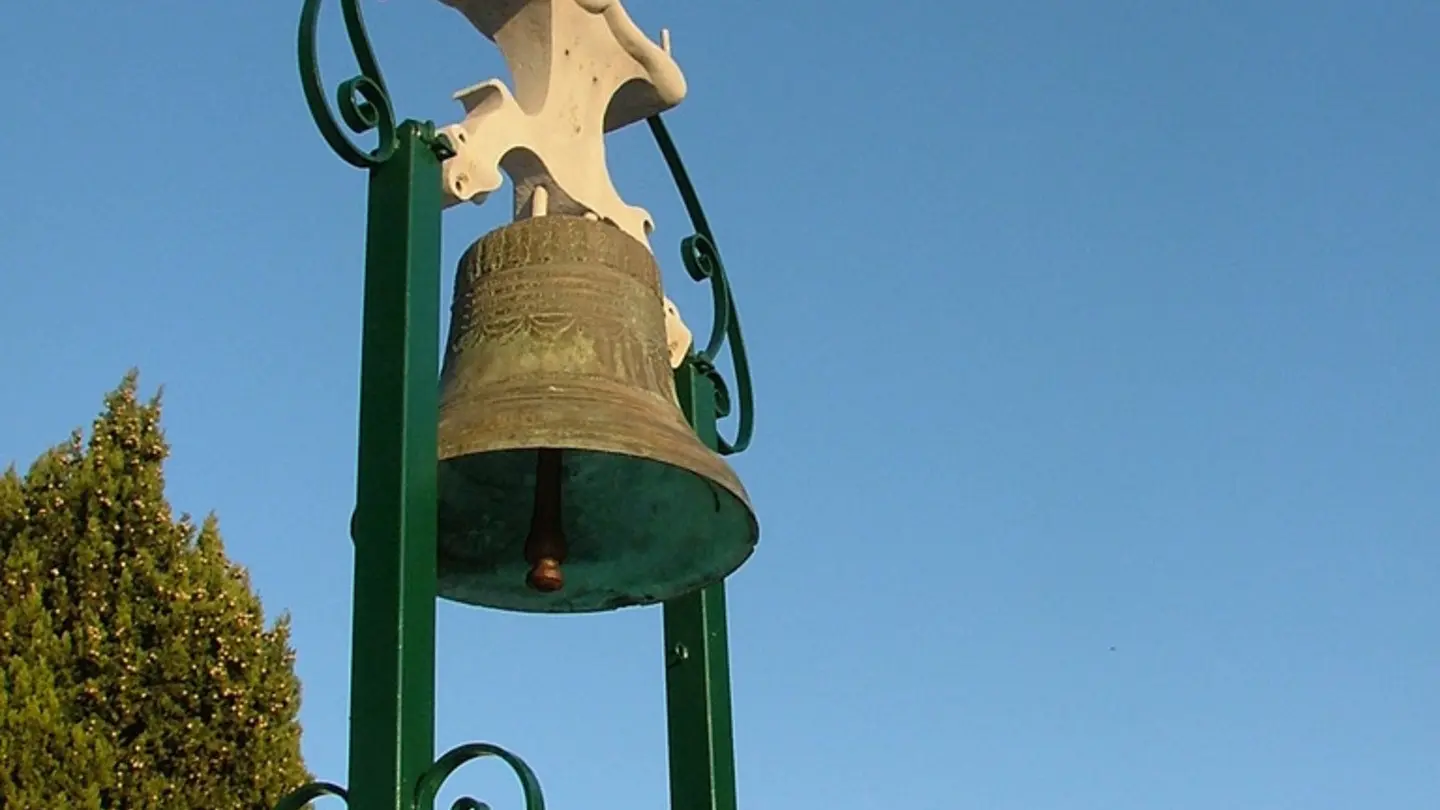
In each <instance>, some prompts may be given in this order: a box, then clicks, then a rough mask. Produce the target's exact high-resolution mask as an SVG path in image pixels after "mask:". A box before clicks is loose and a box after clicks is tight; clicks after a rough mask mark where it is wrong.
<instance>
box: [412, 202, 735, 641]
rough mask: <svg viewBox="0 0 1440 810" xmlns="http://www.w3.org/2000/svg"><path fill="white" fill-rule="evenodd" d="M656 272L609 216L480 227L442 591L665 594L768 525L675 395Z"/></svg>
mask: <svg viewBox="0 0 1440 810" xmlns="http://www.w3.org/2000/svg"><path fill="white" fill-rule="evenodd" d="M664 317H665V316H664V308H663V297H662V294H661V288H660V272H659V268H658V267H657V266H656V263H655V258H654V256H653V255H651V253H650V251H649V249H648V248H646V247H645V246H644V245H642V244H641V243H640V242H638V241H637V240H635V239H634V238H633V237H631V236H629V235H628V234H626V233H624V232H623V231H621V230H620V229H619V228H616V227H615V226H613V225H610V224H608V223H604V222H598V221H592V220H589V219H585V218H581V217H571V216H543V217H534V218H531V219H525V220H521V221H519V222H515V223H513V224H511V225H507V226H505V227H503V228H500V229H498V230H495V231H493V232H491V233H490V234H488V235H486V236H485V237H483V238H482V239H480V240H479V241H478V242H476V243H475V244H474V245H472V246H471V248H470V250H469V251H467V252H466V254H465V256H464V257H463V258H462V259H461V260H460V266H459V269H458V271H457V273H456V280H455V299H454V303H453V307H452V310H451V322H450V334H449V338H448V341H447V343H446V347H445V364H444V368H443V370H442V372H441V376H440V426H439V431H440V432H439V445H440V470H439V481H440V516H439V519H440V523H439V548H438V558H439V579H440V582H439V584H440V595H441V596H443V597H445V598H447V599H452V600H455V601H458V602H464V603H467V604H471V605H480V606H484V607H492V608H501V609H505V610H516V611H525V612H532V613H584V612H590V611H600V610H609V609H613V608H619V607H625V606H627V605H642V604H648V603H652V602H657V601H661V600H665V599H669V598H672V597H675V596H679V595H682V594H685V593H688V592H690V591H692V590H695V589H697V588H701V587H703V586H705V585H708V584H711V583H714V582H716V581H719V580H720V579H722V578H724V577H725V576H726V575H727V574H729V573H731V572H732V571H734V570H735V569H737V568H739V567H740V565H741V563H743V562H744V561H745V560H746V558H748V557H749V556H750V553H751V551H752V550H753V549H754V546H755V542H756V540H757V539H758V535H759V527H758V526H757V524H756V521H755V515H754V512H753V510H752V509H751V507H750V503H749V498H748V496H747V495H746V493H745V488H744V487H743V486H741V484H740V480H739V479H738V478H737V477H736V476H735V473H734V471H733V470H731V469H730V466H729V465H728V464H726V463H725V461H724V460H723V459H722V458H721V457H720V456H719V455H718V454H716V453H715V452H713V451H711V450H710V449H709V448H707V447H706V446H705V445H704V444H702V443H701V442H700V440H699V439H698V438H697V437H696V435H695V433H694V431H692V430H691V428H690V426H689V425H688V424H687V423H686V421H685V417H684V415H683V414H682V413H681V412H680V408H679V406H678V404H677V402H676V398H675V382H674V378H673V376H672V371H671V368H670V363H669V359H668V355H667V349H666V340H665V324H664Z"/></svg>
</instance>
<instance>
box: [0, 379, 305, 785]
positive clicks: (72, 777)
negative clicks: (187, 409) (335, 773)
mask: <svg viewBox="0 0 1440 810" xmlns="http://www.w3.org/2000/svg"><path fill="white" fill-rule="evenodd" d="M135 390H136V375H135V373H134V372H131V373H130V374H129V375H127V376H126V377H125V380H124V382H122V383H121V385H120V387H119V388H118V389H116V390H115V391H114V392H113V393H111V394H110V395H109V396H108V397H106V401H105V406H106V407H105V411H104V413H102V414H101V416H100V418H99V419H97V420H96V421H95V424H94V427H93V430H92V431H91V435H90V439H89V441H88V443H87V442H85V441H84V440H83V437H82V435H81V434H80V432H78V431H77V432H76V433H75V434H73V435H72V436H71V438H70V441H69V442H67V443H65V444H63V445H60V446H58V447H56V448H54V449H52V450H50V451H49V452H47V453H45V454H44V455H42V456H41V457H40V458H39V459H38V460H36V461H35V463H34V465H33V466H32V467H31V468H30V471H29V472H28V473H27V474H26V475H25V476H24V477H23V478H22V477H20V476H19V475H17V474H16V472H15V470H14V469H13V468H12V469H10V470H9V471H8V472H6V473H5V475H4V476H3V478H0V807H4V808H6V810H48V808H60V807H63V808H66V809H67V810H101V808H107V809H108V808H126V809H127V810H129V809H130V808H134V809H135V810H140V809H141V808H144V810H198V808H205V810H223V809H226V808H234V809H235V810H242V808H243V810H259V809H260V808H269V807H271V806H272V805H273V804H274V803H275V802H276V801H278V800H279V798H280V797H281V796H282V795H283V794H284V793H286V792H287V791H289V790H292V789H294V788H296V787H298V786H299V785H301V784H302V783H304V782H305V781H306V780H307V779H308V774H307V773H306V771H305V767H304V764H303V762H302V760H301V757H300V726H299V723H298V722H297V720H296V715H297V712H298V710H299V703H300V684H299V682H298V681H297V679H296V677H295V674H294V671H293V661H294V653H293V652H292V651H291V649H290V646H289V628H288V623H287V619H286V618H285V617H282V618H281V619H280V620H279V621H277V622H276V623H275V624H273V625H272V626H270V627H268V628H267V627H266V626H265V623H264V617H263V614H262V612H261V607H260V602H259V600H258V599H257V598H256V597H255V595H254V593H253V592H252V591H251V590H250V585H249V580H248V577H247V576H246V574H245V572H244V570H243V569H241V568H240V567H238V566H236V565H234V564H232V563H231V562H229V560H227V559H226V557H225V551H224V546H223V544H222V542H221V540H220V533H219V531H218V529H217V525H216V521H215V519H214V517H213V516H212V517H210V518H207V519H206V520H205V521H204V523H203V524H202V525H201V526H199V527H196V526H194V525H193V523H192V522H191V521H190V518H189V517H188V516H181V517H180V518H179V519H178V520H177V519H175V518H173V517H172V515H171V512H170V507H169V505H168V504H167V502H166V500H165V491H164V490H165V481H164V477H163V473H162V467H163V464H164V460H165V457H166V456H167V455H168V453H169V448H168V446H167V445H166V443H165V439H164V436H163V435H162V433H161V430H160V402H159V397H158V396H157V397H156V398H155V399H153V400H151V401H149V402H148V403H142V402H139V401H137V400H136V396H135Z"/></svg>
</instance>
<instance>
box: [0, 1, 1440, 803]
mask: <svg viewBox="0 0 1440 810" xmlns="http://www.w3.org/2000/svg"><path fill="white" fill-rule="evenodd" d="M627 5H628V8H629V9H630V11H631V13H632V15H633V16H634V17H635V19H636V20H637V22H639V23H640V24H641V25H642V26H643V27H645V28H646V29H647V30H649V31H651V32H652V33H653V32H655V31H656V30H657V29H658V28H659V27H661V26H668V27H669V28H671V29H672V30H673V32H674V37H675V48H676V54H677V57H678V58H679V59H680V62H681V65H682V66H683V67H684V69H685V70H686V73H687V76H688V79H689V84H690V93H691V95H690V98H689V99H688V100H687V101H686V102H685V103H684V104H683V105H682V106H681V107H680V108H679V109H677V110H676V111H675V112H674V113H673V114H671V115H670V116H669V122H670V126H671V128H672V131H673V133H674V134H675V137H676V139H677V141H678V143H679V145H680V147H681V149H682V151H683V152H684V154H685V157H686V158H687V160H688V162H689V165H690V167H691V170H692V172H693V174H694V176H695V180H696V184H697V186H698V187H699V189H700V192H701V194H702V196H703V199H704V201H705V204H706V206H707V209H708V211H709V213H710V216H711V219H712V221H713V222H714V224H715V227H716V230H717V234H718V236H719V239H720V243H721V247H722V249H723V251H724V254H725V256H726V259H727V264H728V265H729V267H730V272H731V275H732V279H733V283H734V286H735V290H736V294H737V297H738V299H739V306H740V312H741V315H742V318H743V321H744V324H745V327H746V330H747V337H748V341H749V344H750V348H751V359H752V363H753V365H754V372H755V383H756V389H757V392H758V393H757V395H758V397H759V409H758V433H757V437H756V441H755V445H754V447H753V449H752V450H751V451H750V452H749V453H747V454H746V455H744V456H742V457H740V458H739V459H738V460H737V463H736V466H737V468H738V470H739V471H740V473H741V475H742V476H743V478H744V480H745V481H746V484H747V486H748V487H749V489H750V491H751V493H752V495H753V497H754V500H755V503H756V505H757V507H758V509H759V511H760V516H761V523H762V541H761V547H760V550H759V551H758V552H757V554H756V556H755V557H754V558H753V559H752V560H751V562H750V563H749V564H748V565H747V566H746V567H745V568H743V569H742V570H741V571H740V572H739V573H738V574H737V575H736V576H735V577H734V578H733V579H732V584H731V592H730V593H731V617H730V620H731V628H730V629H731V642H732V662H733V676H734V696H735V723H736V737H737V747H738V756H739V763H738V764H739V775H740V785H739V788H740V798H741V802H742V807H744V808H747V809H748V810H764V809H765V808H777V809H778V808H821V807H824V808H830V809H831V810H851V809H852V808H853V809H854V810H861V809H862V808H872V807H876V806H880V805H882V804H885V803H895V802H902V803H904V804H906V805H907V806H910V807H918V808H954V807H966V808H969V807H974V808H986V810H1009V808H1025V810H1042V809H1043V808H1056V809H1057V810H1060V809H1062V808H1063V810H1088V809H1090V808H1094V809H1095V810H1157V808H1164V810H1190V809H1191V808H1194V810H1200V809H1201V808H1204V809H1205V810H1213V809H1214V808H1225V809H1226V810H1271V809H1272V808H1273V809H1274V810H1290V809H1292V808H1293V809H1294V810H1328V809H1329V808H1335V809H1336V810H1340V809H1341V808H1344V809H1345V810H1350V809H1352V808H1361V807H1363V808H1366V809H1367V810H1380V809H1381V808H1405V809H1406V810H1409V809H1410V808H1417V807H1422V806H1428V805H1427V803H1433V801H1434V797H1435V795H1436V794H1437V792H1440V768H1437V767H1436V764H1435V751H1436V750H1437V748H1440V692H1437V690H1436V684H1437V682H1440V643H1437V642H1440V635H1437V631H1436V626H1437V618H1440V617H1437V612H1440V597H1437V593H1440V544H1437V542H1436V541H1437V539H1440V497H1437V495H1436V491H1437V488H1440V420H1437V418H1436V413H1437V411H1440V374H1437V372H1440V360H1437V355H1436V351H1435V347H1436V345H1437V342H1440V228H1437V225H1440V81H1437V76H1440V48H1437V47H1436V45H1435V41H1436V40H1435V32H1436V31H1437V30H1440V4H1436V3H1433V2H1419V1H1417V2H1405V1H1404V0H1387V2H1384V3H1370V2H1360V0H1351V2H1323V1H1312V2H1298V1H1296V2H1281V0H1267V1H1266V2H1254V3H1233V4H1221V3H1215V2H1180V1H1179V0H1177V1H1176V2H1165V3H1154V2H1139V0H1126V1H1122V0H1106V2H1099V3H1087V4H1080V3H1062V2H1039V0H1035V1H1033V2H1013V3H1003V4H1002V3H994V4H981V3H933V2H919V0H891V2H889V3H886V4H884V5H862V4H860V3H854V2H849V3H847V2H833V0H832V2H826V3H821V2H817V1H816V0H789V2H783V3H777V2H760V0H732V1H731V2H726V3H700V2H684V3H675V2H662V0H630V2H629V3H628V4H627ZM14 6H15V7H14V8H11V9H9V11H8V13H7V14H6V17H5V22H4V23H3V25H0V98H3V99H4V102H5V108H6V125H5V127H4V129H3V134H0V145H3V150H0V156H3V157H0V159H3V161H4V162H3V178H4V194H3V195H0V279H3V285H0V342H3V345H4V346H5V352H4V355H3V360H0V379H3V380H4V387H5V396H4V397H3V398H0V461H6V460H10V459H14V460H17V461H18V462H20V463H21V464H22V465H23V464H27V463H28V462H29V461H30V460H31V459H32V458H34V457H35V456H36V455H37V454H38V453H39V452H41V451H42V450H43V449H44V448H45V447H46V446H48V445H50V444H52V443H55V442H58V441H60V440H62V439H63V438H64V437H65V435H66V434H67V432H68V431H69V430H70V429H71V428H73V427H75V426H79V425H85V424H88V423H89V420H90V419H91V418H92V417H93V416H94V414H95V413H96V411H97V410H98V408H99V407H100V398H101V396H102V394H103V393H104V392H105V391H107V390H109V389H110V388H111V387H113V386H114V385H115V384H116V383H117V382H118V381H119V379H120V377H121V375H122V374H123V372H124V371H125V370H126V369H127V368H128V367H130V366H132V365H134V366H139V367H140V369H141V371H142V385H143V387H144V388H145V389H146V390H147V391H149V390H153V388H154V387H156V386H158V385H161V384H163V385H164V386H165V391H166V402H167V411H166V424H167V428H168V434H169V438H170V440H171V442H172V443H173V445H174V456H173V460H172V462H171V464H170V466H169V474H170V492H171V495H172V499H173V501H174V503H175V505H176V506H177V508H180V509H184V510H189V511H192V512H195V513H204V512H206V511H209V510H212V509H213V510H216V511H217V512H218V513H219V516H220V518H221V525H222V529H223V531H224V534H225V537H226V540H227V543H228V548H229V550H230V553H231V555H232V556H233V557H234V558H235V559H236V560H237V561H239V562H241V563H243V564H244V565H246V566H248V567H249V569H250V571H251V573H252V575H253V578H254V583H255V585H256V587H257V588H258V590H259V591H260V593H261V595H262V597H263V599H264V601H265V605H266V607H267V610H268V611H269V612H270V613H271V614H272V615H273V614H276V613H278V612H280V611H282V610H289V611H291V613H292V614H293V617H294V626H295V634H294V640H295V644H296V647H297V649H298V654H299V662H298V668H299V672H300V675H301V677H302V678H303V680H304V683H305V696H304V707H303V712H302V716H303V720H304V723H305V727H306V732H305V752H306V755H307V757H308V761H309V764H310V766H311V767H312V768H313V769H314V770H315V771H316V772H317V774H318V775H320V776H322V777H325V778H331V779H336V780H343V778H344V774H345V767H346V764H345V745H346V731H347V723H346V713H347V683H348V660H347V655H348V646H349V636H350V628H349V600H350V586H349V577H350V541H349V539H348V535H347V522H348V519H349V515H350V510H351V508H352V500H353V493H354V465H355V449H354V440H355V429H356V426H355V418H356V407H357V405H356V400H357V385H358V383H357V374H358V366H359V336H360V331H359V329H360V320H359V319H360V290H361V286H360V281H361V279H360V270H361V258H362V248H363V245H362V228H363V217H364V190H365V186H364V176H363V174H362V173H360V172H358V171H356V170H353V169H350V168H348V167H347V166H345V165H343V164H342V163H341V162H340V161H339V160H338V159H336V158H335V157H334V156H333V155H332V154H331V153H330V152H329V150H328V148H327V147H326V146H325V145H324V143H323V142H322V141H321V139H320V137H319V135H318V134H317V132H316V131H315V128H314V125H313V124H312V123H311V121H310V119H309V117H308V113H307V112H306V110H305V106H304V103H303V101H302V99H301V95H300V89H299V84H298V79H297V74H296V67H295V57H294V48H295V45H294V37H295V25H296V19H297V17H298V13H299V3H298V2H295V3H287V2H265V3H196V2H182V0H146V2H143V3H138V2H132V3H98V2H80V3H45V2H25V3H19V4H14ZM364 8H365V12H366V14H367V15H368V19H369V23H370V28H371V31H372V35H373V37H374V40H375V45H376V49H377V51H378V53H379V56H380V60H381V64H382V66H383V67H384V69H385V71H386V78H387V80H388V81H389V84H390V86H391V90H392V93H393V95H394V96H395V98H396V99H397V105H398V107H399V111H400V113H401V114H402V115H405V116H409V117H416V118H433V119H435V120H437V121H439V122H441V123H449V122H451V121H454V120H456V119H457V118H458V117H459V115H460V113H461V110H460V108H459V106H458V105H457V104H455V103H454V102H452V101H450V94H451V93H452V92H453V91H455V90H457V89H460V88H462V87H465V86H468V85H470V84H473V83H475V82H478V81H482V80H484V79H488V78H491V77H493V76H501V75H504V74H503V65H502V63H501V62H500V60H499V58H498V54H497V53H496V52H495V51H494V49H493V47H492V46H491V45H490V44H489V43H487V42H485V41H484V40H483V39H482V38H481V37H480V36H479V35H478V34H476V33H475V32H473V30H471V29H470V28H469V27H468V25H467V24H466V23H465V21H464V20H463V19H462V18H461V17H460V16H459V15H457V14H456V13H455V12H454V11H452V10H451V9H449V8H447V7H445V6H443V5H441V4H440V3H438V2H434V0H429V1H428V2H421V0H389V1H388V2H375V0H371V1H370V2H367V4H366V5H365V7H364ZM335 12H336V9H335V7H333V6H331V7H329V8H327V13H326V15H325V17H324V19H323V21H322V26H323V27H324V29H325V33H324V36H323V42H322V46H323V54H324V56H325V68H326V70H327V79H328V81H329V82H330V83H331V84H332V85H333V83H334V82H338V81H339V80H340V79H343V78H345V77H347V76H349V75H351V74H352V73H353V66H352V63H351V62H350V61H349V59H348V53H347V52H346V50H345V48H344V42H343V39H342V37H341V34H340V31H341V27H340V21H339V15H338V14H337V13H335ZM647 138H648V135H647V134H646V133H645V132H644V130H643V128H641V129H638V130H636V131H628V132H622V133H620V134H618V135H617V136H616V137H614V138H613V139H612V141H611V165H612V170H613V174H614V176H615V177H616V178H617V185H618V186H619V188H620V190H621V193H622V195H623V196H625V197H626V199H627V200H629V201H630V202H633V203H637V204H641V205H644V206H646V207H647V208H649V209H650V210H651V212H652V213H653V214H654V216H655V218H656V220H657V226H658V228H657V233H656V239H655V243H656V245H657V249H658V251H659V255H660V257H661V259H662V263H663V266H664V271H665V273H666V277H667V281H668V284H669V290H670V292H671V294H672V296H673V297H675V298H676V300H677V301H678V302H679V303H680V305H681V307H682V308H683V309H684V310H685V311H686V312H687V313H688V318H689V319H690V321H691V322H692V325H698V326H700V327H701V328H702V329H703V324H704V318H705V312H706V309H705V297H704V291H703V289H702V288H699V287H697V286H696V285H692V284H691V283H690V282H689V281H688V279H687V278H686V277H685V276H684V272H683V270H682V269H681V267H680V265H679V262H678V261H677V257H676V253H675V245H676V243H677V242H678V240H679V239H680V238H681V237H682V236H684V235H686V233H688V231H687V229H686V227H685V222H684V216H683V211H682V209H681V207H680V204H679V201H678V199H677V198H676V195H675V193H674V191H673V189H672V188H671V187H670V185H669V181H668V178H667V176H666V174H665V171H664V167H663V164H662V163H661V161H660V159H659V157H658V156H657V155H656V154H655V153H654V151H653V148H652V147H651V146H650V145H649V143H648V141H647ZM505 209H506V203H505V202H504V201H503V199H496V200H495V201H492V202H491V203H490V204H488V205H486V206H485V207H482V208H466V209H463V210H457V211H453V212H451V213H450V214H448V215H447V218H446V224H445V227H446V233H445V250H446V253H445V274H446V279H445V285H446V288H447V291H448V286H449V278H450V275H451V273H452V272H453V265H454V262H455V260H456V259H457V258H458V256H459V254H460V252H461V251H462V250H463V249H464V247H465V246H466V245H467V244H468V243H469V242H470V241H471V240H473V239H475V238H476V237H478V236H480V235H481V234H483V233H484V232H486V231H488V230H489V229H491V228H493V227H495V226H497V225H499V224H500V223H502V222H503V221H504V218H505V216H506V213H505ZM447 305H448V301H447ZM439 620H440V638H441V646H442V649H441V652H440V655H439V686H438V690H439V691H438V699H439V704H440V719H439V728H438V733H439V741H438V742H439V744H440V745H442V746H448V745H450V744H453V743H457V742H461V741H465V740H470V739H483V740H489V741H493V742H498V743H501V744H503V745H506V746H508V747H511V748H512V749H514V750H516V751H518V752H519V753H521V754H522V755H523V756H525V757H526V758H527V759H529V761H530V762H531V763H532V765H533V766H534V767H535V768H536V770H537V771H538V772H539V774H540V776H541V778H542V780H543V782H544V784H545V786H546V788H547V793H548V796H549V797H550V799H551V803H552V806H553V807H555V808H578V807H590V806H595V805H597V804H599V805H604V806H612V807H626V806H634V807H652V808H653V807H661V806H664V803H665V796H666V775H665V774H666V771H665V740H664V713H663V711H664V710H663V682H662V671H661V648H660V613H659V610H658V609H645V610H632V611H626V612H622V613H618V614H611V615H607V616H600V617H550V618H534V617H526V616H513V615H504V614H498V613H489V612H480V611H476V610H473V609H466V608H461V607H458V606H454V605H449V604H442V605H441V607H440V610H439ZM1112 648H1113V650H1112ZM542 706H543V707H548V708H547V709H546V711H547V717H546V719H545V720H544V722H536V721H535V716H536V713H537V709H538V707H542ZM465 774H466V775H465V776H463V777H457V779H456V780H455V781H454V782H453V783H452V784H454V785H456V786H457V787H463V788H468V789H471V790H473V791H474V792H477V793H480V794H482V795H484V796H485V797H487V798H488V799H490V800H491V801H492V803H493V804H494V806H495V807H496V808H497V810H505V808H512V807H518V806H519V805H518V804H516V801H517V790H516V789H515V788H514V787H513V786H512V785H511V784H510V783H508V782H507V781H506V780H505V778H504V777H503V775H502V774H501V773H500V772H499V771H498V770H496V769H493V768H489V767H488V766H485V765H477V766H473V768H472V769H471V770H467V771H466V772H465Z"/></svg>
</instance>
